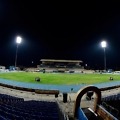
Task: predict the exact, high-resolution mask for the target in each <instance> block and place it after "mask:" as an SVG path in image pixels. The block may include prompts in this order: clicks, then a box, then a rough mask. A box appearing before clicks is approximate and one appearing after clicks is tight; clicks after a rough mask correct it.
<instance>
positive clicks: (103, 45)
mask: <svg viewBox="0 0 120 120" xmlns="http://www.w3.org/2000/svg"><path fill="white" fill-rule="evenodd" d="M101 46H102V48H103V50H104V70H105V71H106V50H105V48H106V46H107V43H106V41H102V42H101Z"/></svg>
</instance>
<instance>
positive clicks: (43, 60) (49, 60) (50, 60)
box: [40, 59, 83, 63]
mask: <svg viewBox="0 0 120 120" xmlns="http://www.w3.org/2000/svg"><path fill="white" fill-rule="evenodd" d="M40 61H42V62H73V63H82V62H83V61H81V60H55V59H41V60H40Z"/></svg>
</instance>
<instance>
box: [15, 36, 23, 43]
mask: <svg viewBox="0 0 120 120" xmlns="http://www.w3.org/2000/svg"><path fill="white" fill-rule="evenodd" d="M21 41H22V38H21V37H20V36H18V37H17V39H16V43H18V44H20V43H21Z"/></svg>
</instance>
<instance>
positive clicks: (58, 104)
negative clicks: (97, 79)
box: [0, 85, 120, 120]
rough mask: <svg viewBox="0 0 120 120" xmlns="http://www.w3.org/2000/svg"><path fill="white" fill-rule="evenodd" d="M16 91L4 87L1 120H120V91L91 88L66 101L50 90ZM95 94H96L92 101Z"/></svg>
mask: <svg viewBox="0 0 120 120" xmlns="http://www.w3.org/2000/svg"><path fill="white" fill-rule="evenodd" d="M13 88H14V87H13ZM13 88H12V89H11V88H9V86H4V87H2V86H1V88H0V92H1V93H0V120H119V119H120V107H119V106H120V94H119V91H120V89H119V88H115V89H114V88H111V89H108V88H106V90H105V88H104V89H99V88H97V87H95V86H91V85H90V86H84V87H82V88H81V89H80V90H79V91H78V92H77V93H74V94H73V93H71V94H70V93H68V97H69V100H68V101H67V100H66V101H65V100H64V99H65V98H64V94H63V95H62V94H61V93H59V95H58V96H53V95H50V94H49V93H50V92H49V91H47V93H46V92H45V93H44V90H42V91H41V92H40V93H39V92H35V91H31V89H28V90H27V89H24V88H23V90H22V88H21V90H17V88H19V87H16V89H15V88H14V89H13ZM114 90H115V92H113V91H114ZM116 91H117V92H116ZM42 92H43V93H42ZM91 92H93V94H92V95H90V96H91V98H90V99H88V98H87V97H90V96H89V93H91ZM103 93H104V94H103ZM82 102H83V103H82Z"/></svg>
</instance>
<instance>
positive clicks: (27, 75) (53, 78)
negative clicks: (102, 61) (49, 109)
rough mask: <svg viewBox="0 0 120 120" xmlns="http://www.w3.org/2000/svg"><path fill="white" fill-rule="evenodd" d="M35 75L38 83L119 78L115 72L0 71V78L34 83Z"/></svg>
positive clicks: (67, 83) (60, 83) (83, 82)
mask: <svg viewBox="0 0 120 120" xmlns="http://www.w3.org/2000/svg"><path fill="white" fill-rule="evenodd" d="M35 77H40V80H41V81H40V82H37V83H40V84H56V85H71V84H95V83H103V82H110V80H109V78H110V77H113V79H114V81H118V80H120V75H116V74H74V73H72V74H69V73H39V72H36V73H32V72H8V73H0V78H4V79H9V80H15V81H20V82H30V83H36V81H35Z"/></svg>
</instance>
